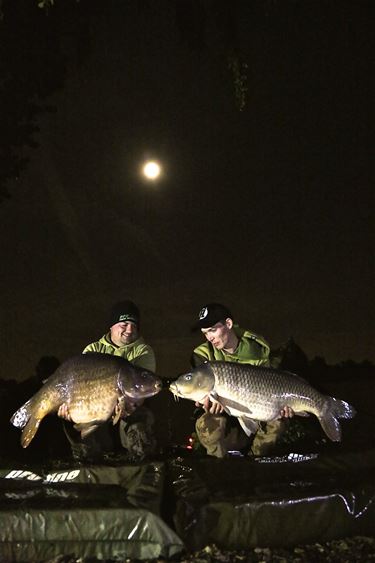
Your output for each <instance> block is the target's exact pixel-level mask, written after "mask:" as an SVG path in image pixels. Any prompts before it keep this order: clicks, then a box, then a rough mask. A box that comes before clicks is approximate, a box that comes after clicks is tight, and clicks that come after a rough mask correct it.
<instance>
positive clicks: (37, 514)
mask: <svg viewBox="0 0 375 563" xmlns="http://www.w3.org/2000/svg"><path fill="white" fill-rule="evenodd" d="M164 480H165V466H164V463H162V462H153V463H151V462H150V463H147V464H141V465H128V466H126V465H122V466H116V467H111V466H87V467H85V466H79V467H66V468H62V467H59V468H55V467H49V468H48V467H37V468H32V469H30V468H28V469H25V468H20V467H8V468H6V469H1V470H0V560H1V561H35V560H43V559H49V558H53V557H57V556H63V555H68V554H74V555H75V557H81V558H85V557H89V558H90V557H95V558H97V559H104V560H105V559H107V560H108V559H126V558H133V559H150V558H157V557H171V556H173V555H174V554H176V553H178V552H180V551H181V550H182V549H183V544H182V541H181V540H180V538H179V537H178V536H177V535H176V533H175V532H174V531H173V530H172V529H171V528H170V527H169V526H168V525H167V524H166V523H165V522H164V520H163V519H162V518H161V517H160V506H161V500H162V495H163V487H164Z"/></svg>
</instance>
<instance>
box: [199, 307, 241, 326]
mask: <svg viewBox="0 0 375 563" xmlns="http://www.w3.org/2000/svg"><path fill="white" fill-rule="evenodd" d="M225 319H232V320H233V316H232V313H231V312H230V311H229V309H227V307H225V306H224V305H221V304H220V303H208V305H205V306H204V307H202V309H201V310H200V311H199V315H198V321H197V322H196V323H195V325H193V327H192V330H198V329H199V328H209V327H210V326H213V325H215V324H216V323H219V322H220V321H222V322H224V321H225Z"/></svg>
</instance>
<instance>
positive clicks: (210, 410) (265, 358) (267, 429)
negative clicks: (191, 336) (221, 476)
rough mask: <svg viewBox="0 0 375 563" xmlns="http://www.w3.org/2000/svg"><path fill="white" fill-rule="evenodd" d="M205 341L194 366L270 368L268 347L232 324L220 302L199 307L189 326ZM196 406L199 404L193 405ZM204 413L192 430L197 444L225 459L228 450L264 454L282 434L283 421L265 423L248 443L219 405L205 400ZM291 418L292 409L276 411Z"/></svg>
mask: <svg viewBox="0 0 375 563" xmlns="http://www.w3.org/2000/svg"><path fill="white" fill-rule="evenodd" d="M192 329H193V330H198V329H200V331H201V332H202V334H203V335H204V336H205V338H206V342H204V343H203V344H200V345H199V346H197V347H196V348H195V349H194V351H193V354H192V358H191V363H192V366H193V367H197V366H199V365H200V364H202V363H203V362H205V361H210V362H214V361H222V362H237V363H241V364H251V365H254V366H269V365H270V360H269V356H270V346H269V344H268V343H267V341H266V340H265V339H264V338H263V337H262V336H259V335H257V334H255V333H254V332H251V331H249V330H244V329H242V328H240V327H239V326H238V325H237V324H235V322H234V320H233V315H232V313H231V312H230V310H229V309H228V308H227V307H225V306H224V305H222V304H220V303H208V304H207V305H205V306H204V307H202V308H201V310H200V312H199V315H198V320H197V321H196V323H195V324H194V326H193V327H192ZM197 406H199V404H197ZM202 406H203V408H204V411H205V412H204V414H203V415H202V416H200V417H199V418H198V419H197V421H196V425H195V429H196V432H197V435H198V438H199V441H200V443H201V444H202V445H203V446H204V447H205V448H206V450H207V454H208V455H211V456H215V457H225V456H226V455H227V453H228V451H229V450H231V449H232V450H249V448H250V447H251V453H253V454H254V455H266V454H267V453H268V451H269V450H270V449H272V447H273V446H274V445H275V443H276V441H277V440H278V438H279V436H280V435H281V433H282V432H283V430H284V428H283V426H284V424H283V420H280V419H278V420H275V421H272V422H268V423H267V424H266V425H264V427H263V428H262V427H261V426H260V427H259V430H258V431H257V432H256V434H255V436H254V437H252V442H251V443H249V438H248V437H247V436H246V435H245V433H244V432H243V430H242V429H241V427H240V425H239V424H238V422H237V419H235V418H234V417H229V416H228V415H226V414H225V413H224V412H223V411H224V409H223V407H222V406H221V405H220V404H219V403H215V402H211V401H210V400H209V399H208V398H206V400H205V401H204V402H203V403H202ZM293 415H294V413H293V410H292V409H291V408H290V407H288V406H285V407H284V409H282V410H281V412H280V417H281V418H289V417H292V416H293Z"/></svg>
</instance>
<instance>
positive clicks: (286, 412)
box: [280, 406, 294, 418]
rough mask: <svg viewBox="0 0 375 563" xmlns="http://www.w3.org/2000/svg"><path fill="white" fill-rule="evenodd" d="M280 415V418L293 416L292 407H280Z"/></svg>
mask: <svg viewBox="0 0 375 563" xmlns="http://www.w3.org/2000/svg"><path fill="white" fill-rule="evenodd" d="M280 416H281V418H293V416H294V410H293V409H292V407H288V406H285V407H284V408H283V409H281V411H280Z"/></svg>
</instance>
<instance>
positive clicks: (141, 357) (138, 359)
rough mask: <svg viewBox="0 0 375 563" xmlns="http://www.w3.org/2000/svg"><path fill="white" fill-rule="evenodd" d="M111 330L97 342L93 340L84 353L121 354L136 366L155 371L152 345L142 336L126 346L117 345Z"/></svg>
mask: <svg viewBox="0 0 375 563" xmlns="http://www.w3.org/2000/svg"><path fill="white" fill-rule="evenodd" d="M110 334H111V333H110V332H108V333H107V334H105V335H104V336H102V337H101V339H100V340H98V341H97V342H92V343H91V344H89V345H88V346H86V348H85V349H84V350H83V352H82V353H83V354H86V353H87V352H100V353H101V354H112V356H121V357H122V358H125V360H128V362H131V363H132V364H134V365H135V366H139V367H142V368H145V369H149V370H150V371H155V369H156V361H155V354H154V351H153V349H152V348H151V346H149V345H148V344H146V343H145V341H144V340H143V338H142V337H139V338H138V339H137V340H136V341H135V342H133V343H132V344H127V345H125V346H116V345H115V344H113V342H112V341H111V338H110Z"/></svg>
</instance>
